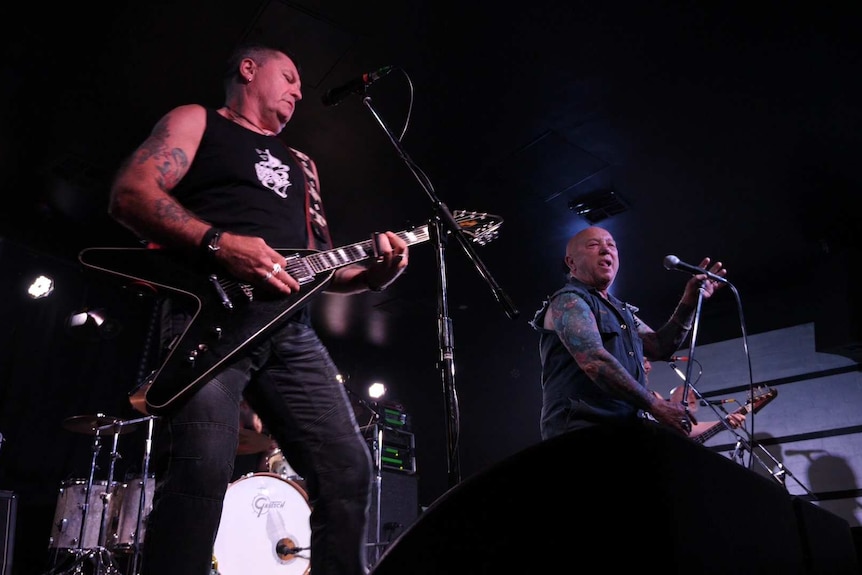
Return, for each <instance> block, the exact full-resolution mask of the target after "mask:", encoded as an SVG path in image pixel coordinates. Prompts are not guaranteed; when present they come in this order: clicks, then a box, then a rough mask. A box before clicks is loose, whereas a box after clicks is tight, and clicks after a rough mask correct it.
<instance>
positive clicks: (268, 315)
mask: <svg viewBox="0 0 862 575" xmlns="http://www.w3.org/2000/svg"><path fill="white" fill-rule="evenodd" d="M276 251H278V252H279V253H280V254H281V255H283V256H285V258H288V257H293V256H296V257H305V255H308V254H313V253H317V252H315V251H314V250H276ZM79 261H80V262H81V263H82V264H83V265H84V266H85V267H87V268H91V269H94V270H97V271H101V272H104V273H107V274H110V275H113V276H115V277H116V278H118V279H120V280H122V281H124V282H126V283H128V284H130V285H134V284H137V285H139V286H146V287H147V289H149V290H154V291H155V292H157V293H158V292H163V293H165V294H166V295H167V296H168V297H170V298H171V299H173V300H174V301H175V302H177V303H178V304H179V305H181V306H183V308H184V309H186V310H188V312H189V313H190V314H191V318H190V321H189V322H188V324H187V325H186V327H185V329H184V331H183V332H182V333H181V334H180V335H179V336H178V337H177V338H176V339H175V341H173V342H171V344H170V347H169V349H168V351H167V354H168V355H167V357H166V358H165V359H164V362H163V363H162V365H161V366H160V367H159V368H158V369H157V370H156V371H155V372H154V373H152V374H151V375H150V376H149V377H148V379H147V381H146V382H144V384H143V385H141V386H140V387H139V388H138V389H136V390H134V391H133V393H132V395H131V397H130V400H131V402H132V405H133V406H134V407H135V408H136V409H137V410H138V411H142V412H143V413H146V414H151V415H152V414H155V415H158V414H160V413H162V412H164V411H165V410H166V409H167V408H168V407H169V406H170V405H171V404H172V403H174V402H175V401H176V400H178V399H179V398H180V397H182V396H185V395H187V394H190V393H192V392H194V391H195V390H196V389H197V388H198V387H199V386H200V385H203V384H204V383H205V382H207V381H209V380H210V379H211V378H212V377H213V376H214V375H215V374H216V373H217V372H218V371H219V369H221V368H223V367H225V366H226V364H227V363H228V362H229V361H230V360H232V359H234V358H235V357H237V355H238V354H240V353H241V352H242V351H244V350H246V349H247V348H248V347H249V346H252V345H253V344H255V343H256V342H259V341H260V340H261V339H262V338H263V337H264V336H265V335H266V334H268V333H270V332H271V331H272V330H274V329H275V328H277V327H278V325H279V324H281V323H283V322H284V321H286V320H287V319H289V318H290V316H291V315H292V314H293V312H295V311H296V310H298V309H299V308H300V307H301V306H302V305H303V304H304V303H306V302H307V301H308V300H309V299H310V298H311V297H312V296H314V295H315V294H317V293H318V292H320V291H321V290H323V289H324V288H325V287H326V284H327V283H328V282H329V280H330V279H331V278H332V276H333V275H334V273H335V272H334V270H330V271H329V272H327V273H323V274H318V275H315V276H314V277H313V278H311V279H310V280H309V281H306V282H305V283H304V284H303V286H302V289H301V290H300V292H299V293H297V294H291V295H289V296H284V295H279V296H275V297H273V296H269V297H261V294H260V291H261V290H257V291H255V290H254V289H253V288H252V287H251V286H248V285H247V284H242V283H240V282H236V281H233V280H231V279H230V278H227V277H222V276H220V275H219V273H218V272H217V271H214V270H209V269H205V268H203V267H202V266H201V264H200V263H199V262H196V261H194V260H190V259H188V258H184V257H181V256H178V255H177V254H175V253H173V252H170V251H168V250H160V249H146V248H87V249H84V250H82V251H81V253H80V254H79Z"/></svg>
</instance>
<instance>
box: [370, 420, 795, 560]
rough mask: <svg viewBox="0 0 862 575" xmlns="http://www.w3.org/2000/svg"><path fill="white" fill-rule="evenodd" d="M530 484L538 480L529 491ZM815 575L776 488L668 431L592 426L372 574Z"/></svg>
mask: <svg viewBox="0 0 862 575" xmlns="http://www.w3.org/2000/svg"><path fill="white" fill-rule="evenodd" d="M525 478H529V481H525ZM656 557H659V558H661V559H660V564H661V567H662V569H663V570H665V571H667V572H670V573H698V574H699V575H703V574H715V575H726V574H727V573H735V574H743V573H751V574H763V573H781V574H782V575H807V574H808V571H807V569H806V568H805V562H804V560H803V555H802V551H801V542H800V535H799V531H798V529H797V524H796V517H795V514H794V509H793V504H792V502H791V497H790V496H789V495H788V493H787V492H786V491H785V490H784V489H783V488H782V487H781V486H780V485H779V484H778V483H777V482H774V481H772V480H771V479H766V478H764V477H761V476H759V475H757V474H756V473H754V472H753V471H751V470H748V469H745V468H744V467H743V466H741V465H739V464H737V463H734V462H732V461H731V460H729V459H727V458H726V457H723V456H721V455H719V454H717V453H714V452H712V451H710V450H709V449H705V448H704V447H703V446H702V445H699V444H696V443H694V442H693V441H691V440H689V439H688V438H685V437H682V436H678V435H675V434H672V433H670V432H667V431H664V430H662V429H659V428H654V427H653V428H641V427H632V428H611V429H603V428H590V429H585V430H581V431H576V432H572V433H570V434H567V435H565V436H561V437H558V438H555V439H552V440H549V441H546V442H542V443H539V444H537V445H535V446H532V447H530V448H527V449H526V450H523V451H522V452H519V453H517V454H515V455H514V456H513V457H511V458H509V459H507V460H504V461H502V462H500V463H499V464H497V465H494V466H492V467H490V468H489V469H487V470H485V471H483V472H481V473H478V474H476V475H473V476H470V477H468V478H467V479H465V480H464V481H462V482H461V483H460V484H459V485H457V486H455V487H453V488H452V489H450V490H449V491H448V492H446V493H445V494H443V496H442V497H440V498H439V499H438V500H436V501H435V502H433V503H432V504H431V506H429V507H428V508H427V509H426V510H425V511H423V513H422V515H421V516H420V517H419V518H418V519H417V520H416V521H415V522H414V523H413V525H412V526H411V527H410V528H409V529H408V530H407V531H406V532H405V533H403V534H402V535H401V536H400V537H399V538H398V539H397V540H396V541H395V542H394V543H392V544H391V545H390V546H389V547H388V549H387V550H386V551H385V552H384V554H383V556H382V557H381V558H380V560H379V561H378V562H377V564H376V566H375V568H374V569H373V571H372V575H404V574H405V573H409V574H410V575H425V574H427V575H437V574H439V573H446V574H447V575H456V574H457V575H460V574H464V575H477V574H486V573H487V574H492V573H493V574H496V573H559V572H560V566H561V565H562V566H564V567H563V570H564V571H565V572H572V573H575V572H579V571H591V570H596V569H595V566H596V565H599V566H604V567H603V568H600V569H598V570H599V571H608V572H611V571H612V572H615V573H628V572H631V573H637V572H642V571H644V570H648V569H649V566H650V564H651V562H653V561H654V559H655V558H656Z"/></svg>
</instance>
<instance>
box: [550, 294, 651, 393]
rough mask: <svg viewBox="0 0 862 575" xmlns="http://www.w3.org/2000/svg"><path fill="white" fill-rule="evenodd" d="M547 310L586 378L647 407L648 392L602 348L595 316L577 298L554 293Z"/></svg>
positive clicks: (558, 333) (556, 329)
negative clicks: (555, 295) (556, 295)
mask: <svg viewBox="0 0 862 575" xmlns="http://www.w3.org/2000/svg"><path fill="white" fill-rule="evenodd" d="M548 313H549V314H550V317H551V320H552V322H553V326H554V330H555V331H556V332H557V335H558V336H559V337H560V340H562V342H563V345H564V346H566V349H568V350H569V353H571V354H572V357H574V358H575V361H576V362H577V363H578V365H579V366H580V368H581V369H583V370H584V372H585V373H586V374H587V375H588V376H589V377H590V379H592V380H593V381H594V382H595V383H596V384H597V385H598V386H600V387H601V388H602V389H604V390H605V391H607V392H608V393H610V394H612V395H615V396H617V397H622V398H624V399H626V400H628V401H630V402H632V403H633V404H635V405H637V406H638V407H641V408H647V407H649V405H650V397H649V393H648V392H647V391H646V389H645V388H643V387H642V386H641V385H640V384H639V383H638V382H637V381H636V380H635V379H634V378H633V377H632V376H631V374H630V373H629V372H628V371H626V370H625V369H624V368H623V366H622V365H621V364H620V363H619V362H618V361H616V360H615V359H614V358H613V356H611V355H610V354H609V353H608V352H607V350H605V348H604V346H603V345H602V338H601V335H600V334H599V331H598V327H597V326H596V320H595V317H594V316H593V313H592V311H591V310H590V308H589V306H587V304H586V303H584V301H583V300H581V298H579V297H577V296H575V295H572V294H563V295H561V296H558V297H556V298H554V300H553V301H552V302H551V305H550V307H549V308H548Z"/></svg>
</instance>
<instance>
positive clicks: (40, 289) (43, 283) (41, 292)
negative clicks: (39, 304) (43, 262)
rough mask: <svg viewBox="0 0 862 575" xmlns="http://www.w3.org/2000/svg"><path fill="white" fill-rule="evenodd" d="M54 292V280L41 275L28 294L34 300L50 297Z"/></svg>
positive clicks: (30, 287)
mask: <svg viewBox="0 0 862 575" xmlns="http://www.w3.org/2000/svg"><path fill="white" fill-rule="evenodd" d="M52 291H54V280H52V279H51V278H49V277H47V276H42V275H40V276H39V277H37V278H36V279H34V280H33V282H32V283H31V284H30V286H29V287H28V288H27V294H28V295H29V296H30V297H31V298H33V299H39V298H42V297H48V296H49V295H51V292H52Z"/></svg>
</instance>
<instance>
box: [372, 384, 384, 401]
mask: <svg viewBox="0 0 862 575" xmlns="http://www.w3.org/2000/svg"><path fill="white" fill-rule="evenodd" d="M384 395H386V386H385V385H383V384H382V383H380V382H375V383H372V384H371V385H369V386H368V397H370V398H371V399H380V398H381V397H383V396H384Z"/></svg>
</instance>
